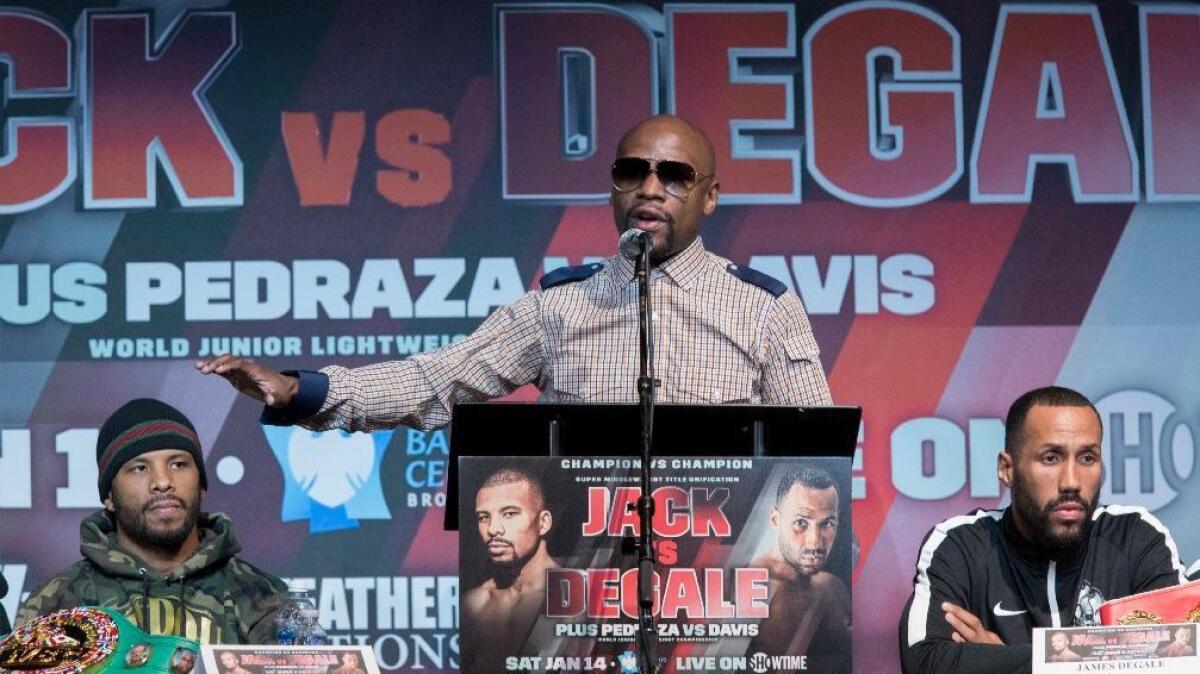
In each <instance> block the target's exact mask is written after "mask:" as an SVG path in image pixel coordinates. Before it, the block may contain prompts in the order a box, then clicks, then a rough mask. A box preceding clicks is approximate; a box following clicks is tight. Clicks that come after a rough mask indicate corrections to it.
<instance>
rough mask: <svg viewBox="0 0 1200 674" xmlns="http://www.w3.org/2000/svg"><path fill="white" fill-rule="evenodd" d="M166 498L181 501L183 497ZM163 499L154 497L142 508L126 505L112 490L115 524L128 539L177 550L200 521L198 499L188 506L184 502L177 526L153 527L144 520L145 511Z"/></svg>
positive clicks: (148, 545) (164, 548) (154, 546)
mask: <svg viewBox="0 0 1200 674" xmlns="http://www.w3.org/2000/svg"><path fill="white" fill-rule="evenodd" d="M167 498H170V499H172V500H175V501H178V502H179V503H183V499H177V498H174V497H167ZM163 500H164V499H161V498H160V499H156V500H154V501H151V502H149V503H147V504H146V505H145V506H144V507H142V508H138V507H137V506H126V505H125V503H123V502H122V501H121V499H120V498H118V497H117V493H116V492H115V491H114V492H113V494H112V501H113V516H114V518H115V519H116V521H117V526H118V527H120V529H121V531H123V532H125V535H126V536H129V538H130V539H132V540H134V541H137V542H138V543H139V544H141V545H144V546H146V547H150V548H158V549H160V550H178V549H179V548H180V546H182V545H183V542H184V541H186V540H187V537H188V536H189V535H190V534H191V533H192V530H193V529H195V528H196V523H197V522H199V521H200V501H199V500H197V501H193V502H192V504H191V505H190V506H189V505H187V504H186V503H184V508H185V509H186V512H185V515H184V518H183V522H181V523H180V525H179V526H178V527H176V528H174V529H166V530H162V529H154V528H152V527H151V526H150V523H149V522H148V521H147V520H146V512H147V511H148V510H149V509H150V508H151V507H153V506H154V505H155V504H157V503H161V502H162V501H163Z"/></svg>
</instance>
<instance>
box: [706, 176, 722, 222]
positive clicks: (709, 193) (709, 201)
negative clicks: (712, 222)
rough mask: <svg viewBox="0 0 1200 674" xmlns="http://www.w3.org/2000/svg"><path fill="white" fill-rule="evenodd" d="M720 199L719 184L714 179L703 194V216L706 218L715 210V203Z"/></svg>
mask: <svg viewBox="0 0 1200 674" xmlns="http://www.w3.org/2000/svg"><path fill="white" fill-rule="evenodd" d="M720 198H721V183H719V182H717V179H716V178H713V179H712V183H711V184H710V185H709V186H708V189H707V190H705V192H704V215H705V217H708V216H710V215H712V214H713V211H715V210H717V202H718V201H719V200H720Z"/></svg>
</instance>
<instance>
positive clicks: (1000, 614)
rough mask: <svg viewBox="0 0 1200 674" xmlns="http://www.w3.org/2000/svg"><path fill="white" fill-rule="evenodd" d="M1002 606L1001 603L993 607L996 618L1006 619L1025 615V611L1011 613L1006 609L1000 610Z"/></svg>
mask: <svg viewBox="0 0 1200 674" xmlns="http://www.w3.org/2000/svg"><path fill="white" fill-rule="evenodd" d="M1000 604H1001V602H996V605H995V606H993V607H992V613H995V614H996V616H997V617H999V618H1005V617H1008V616H1013V615H1021V614H1022V613H1025V611H1009V610H1006V609H1002V608H1000Z"/></svg>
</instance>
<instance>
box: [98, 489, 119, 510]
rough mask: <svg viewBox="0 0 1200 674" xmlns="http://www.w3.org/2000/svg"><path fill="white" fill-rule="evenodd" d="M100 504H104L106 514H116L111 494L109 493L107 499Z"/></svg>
mask: <svg viewBox="0 0 1200 674" xmlns="http://www.w3.org/2000/svg"><path fill="white" fill-rule="evenodd" d="M102 503H104V509H105V510H107V511H108V512H110V513H111V512H116V510H117V509H116V508H115V507H113V502H112V492H109V494H108V497H106V498H105V499H104V501H102Z"/></svg>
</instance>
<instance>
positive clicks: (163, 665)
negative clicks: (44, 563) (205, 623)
mask: <svg viewBox="0 0 1200 674" xmlns="http://www.w3.org/2000/svg"><path fill="white" fill-rule="evenodd" d="M199 653H200V644H199V643H197V642H195V641H192V640H191V639H185V638H183V637H175V636H165V635H160V636H150V635H149V634H146V633H145V632H143V631H142V630H140V629H138V627H137V626H136V625H134V624H133V623H132V622H130V621H129V620H128V619H127V618H126V617H125V616H123V615H121V614H120V613H118V612H116V611H113V610H111V609H106V608H73V609H64V610H62V611H55V612H54V613H49V614H47V615H44V616H40V617H37V618H34V619H33V620H31V621H29V622H27V623H25V624H24V625H21V626H20V627H18V628H16V629H15V630H13V632H12V634H10V635H8V636H7V637H5V638H4V640H2V641H0V672H12V673H14V674H15V673H24V672H39V673H42V674H99V673H100V672H112V673H114V674H115V673H117V672H129V673H130V674H132V673H133V672H138V674H190V672H192V671H193V670H194V669H195V666H196V663H197V662H198V661H199V659H200V656H199Z"/></svg>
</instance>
